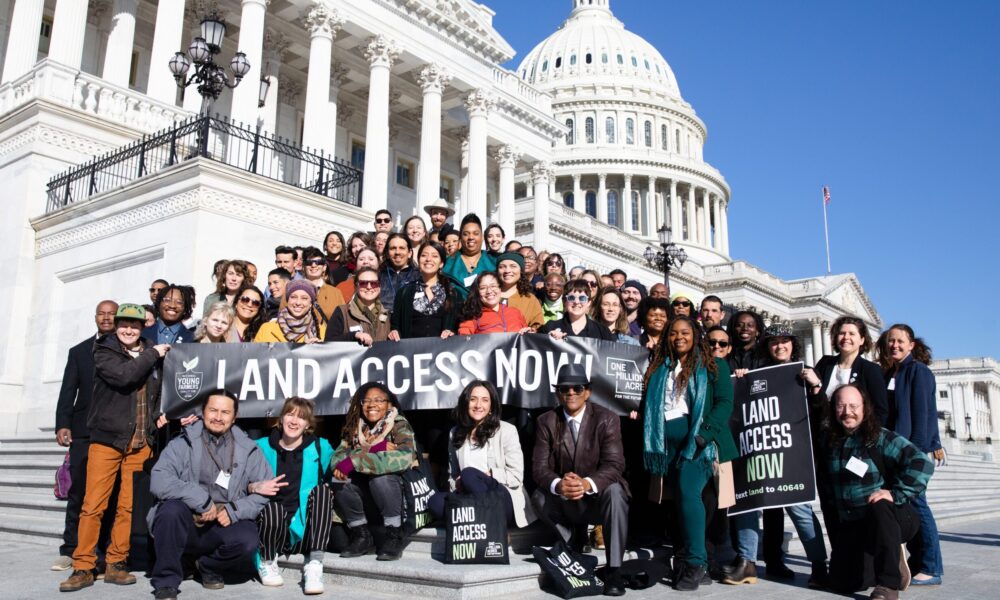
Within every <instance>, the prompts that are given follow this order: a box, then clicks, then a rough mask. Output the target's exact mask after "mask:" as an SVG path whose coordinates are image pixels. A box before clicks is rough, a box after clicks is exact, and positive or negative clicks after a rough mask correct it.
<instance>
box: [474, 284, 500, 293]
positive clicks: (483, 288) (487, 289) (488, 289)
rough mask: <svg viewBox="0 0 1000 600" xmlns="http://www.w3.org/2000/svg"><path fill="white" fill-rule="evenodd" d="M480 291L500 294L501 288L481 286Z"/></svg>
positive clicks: (497, 286)
mask: <svg viewBox="0 0 1000 600" xmlns="http://www.w3.org/2000/svg"><path fill="white" fill-rule="evenodd" d="M479 291H480V292H499V291H500V286H499V285H481V286H479Z"/></svg>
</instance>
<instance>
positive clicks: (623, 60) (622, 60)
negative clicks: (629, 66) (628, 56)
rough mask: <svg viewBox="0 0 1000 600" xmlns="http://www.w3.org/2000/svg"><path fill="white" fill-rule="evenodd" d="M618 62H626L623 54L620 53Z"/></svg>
mask: <svg viewBox="0 0 1000 600" xmlns="http://www.w3.org/2000/svg"><path fill="white" fill-rule="evenodd" d="M618 64H620V65H624V64H625V59H624V58H622V55H621V54H619V55H618Z"/></svg>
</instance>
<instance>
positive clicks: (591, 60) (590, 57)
mask: <svg viewBox="0 0 1000 600" xmlns="http://www.w3.org/2000/svg"><path fill="white" fill-rule="evenodd" d="M584 60H585V61H586V62H587V64H588V65H589V64H590V63H592V62H594V59H593V56H591V54H590V52H588V53H587V56H586V57H584Z"/></svg>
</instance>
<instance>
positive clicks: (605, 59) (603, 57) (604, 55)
mask: <svg viewBox="0 0 1000 600" xmlns="http://www.w3.org/2000/svg"><path fill="white" fill-rule="evenodd" d="M601 62H602V63H604V64H608V53H607V52H604V53H602V54H601Z"/></svg>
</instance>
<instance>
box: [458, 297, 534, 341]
mask: <svg viewBox="0 0 1000 600" xmlns="http://www.w3.org/2000/svg"><path fill="white" fill-rule="evenodd" d="M527 326H528V322H527V321H525V320H524V315H523V314H521V311H519V310H517V309H516V308H514V307H513V306H508V305H506V304H500V305H499V306H497V310H484V311H483V314H481V315H479V318H478V319H469V320H467V321H462V322H461V323H459V324H458V335H474V334H477V333H517V332H518V331H520V330H522V329H524V328H525V327H527Z"/></svg>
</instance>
